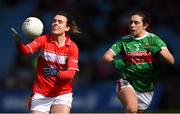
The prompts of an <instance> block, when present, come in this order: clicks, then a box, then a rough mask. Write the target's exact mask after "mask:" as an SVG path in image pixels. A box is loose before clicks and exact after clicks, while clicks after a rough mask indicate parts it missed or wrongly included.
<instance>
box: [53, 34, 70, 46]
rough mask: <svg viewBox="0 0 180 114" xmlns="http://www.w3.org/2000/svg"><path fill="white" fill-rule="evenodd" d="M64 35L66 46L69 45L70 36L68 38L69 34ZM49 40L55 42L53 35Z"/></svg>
mask: <svg viewBox="0 0 180 114" xmlns="http://www.w3.org/2000/svg"><path fill="white" fill-rule="evenodd" d="M65 37H66V41H65V45H66V46H69V45H70V43H71V38H70V36H69V35H67V34H66V35H65ZM51 42H52V43H55V41H54V40H53V37H52V36H51Z"/></svg>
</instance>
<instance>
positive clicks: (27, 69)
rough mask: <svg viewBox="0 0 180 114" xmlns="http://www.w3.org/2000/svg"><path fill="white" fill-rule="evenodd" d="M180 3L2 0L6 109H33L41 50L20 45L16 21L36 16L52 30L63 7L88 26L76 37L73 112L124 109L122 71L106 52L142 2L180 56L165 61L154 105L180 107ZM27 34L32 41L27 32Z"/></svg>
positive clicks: (0, 54) (1, 91)
mask: <svg viewBox="0 0 180 114" xmlns="http://www.w3.org/2000/svg"><path fill="white" fill-rule="evenodd" d="M179 6H180V4H179V2H178V1H176V0H139V1H135V0H123V1H122V0H0V26H1V27H0V38H1V41H0V67H1V68H0V112H27V101H28V97H29V95H30V94H31V93H30V92H31V85H32V81H33V79H34V74H35V66H36V65H35V63H36V62H35V60H36V58H35V56H31V57H24V56H22V55H21V54H20V53H19V52H18V51H17V50H16V48H15V44H14V42H13V40H12V34H11V31H10V27H14V28H16V29H17V31H18V32H20V33H21V24H22V22H23V20H24V19H25V18H27V17H29V16H36V17H38V18H40V19H41V20H42V21H43V23H44V26H45V30H44V33H48V32H49V31H50V24H51V19H52V18H53V16H54V12H55V11H57V10H58V9H63V10H65V11H70V12H71V14H72V15H73V17H75V19H76V20H77V23H78V25H79V27H80V29H81V31H82V32H83V33H82V34H81V35H80V36H79V37H77V36H73V38H72V39H73V40H74V41H75V42H76V43H77V45H78V46H79V49H80V58H79V67H80V72H79V73H77V75H76V78H75V79H74V102H73V108H72V112H122V105H121V104H120V102H119V101H118V100H117V98H116V94H115V86H116V85H115V82H116V81H115V80H116V79H117V78H118V74H117V72H115V71H114V70H113V68H112V67H111V66H109V65H105V64H103V63H102V62H101V57H102V55H103V53H104V52H105V51H106V50H107V49H108V48H109V47H110V46H111V44H112V43H114V41H116V40H117V39H118V38H119V37H121V36H123V35H125V34H127V33H128V27H127V13H128V11H129V10H131V9H133V8H136V7H140V8H146V9H148V12H149V13H150V15H151V19H152V30H153V32H154V33H155V34H157V35H159V36H160V37H162V39H163V40H164V41H165V42H166V43H167V45H168V47H169V48H170V50H171V52H172V54H173V55H174V57H175V62H176V63H175V65H174V66H168V65H167V64H164V63H163V62H160V63H159V68H160V77H159V83H158V85H157V87H156V91H155V98H154V99H153V102H152V105H151V106H150V109H149V111H150V112H178V111H180V100H179V99H180V98H179V96H180V89H178V88H179V87H180V83H179V82H180V77H179V72H180V68H179V65H180V52H179V50H180V17H179V15H180V8H179ZM21 38H22V40H23V42H25V43H26V42H29V41H30V39H27V38H25V37H24V36H23V34H21Z"/></svg>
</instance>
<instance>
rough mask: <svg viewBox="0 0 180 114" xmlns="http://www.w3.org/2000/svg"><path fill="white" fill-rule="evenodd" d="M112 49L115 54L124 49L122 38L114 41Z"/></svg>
mask: <svg viewBox="0 0 180 114" xmlns="http://www.w3.org/2000/svg"><path fill="white" fill-rule="evenodd" d="M110 50H111V51H112V52H113V53H114V55H118V54H119V53H120V52H121V50H122V40H119V41H117V42H116V43H114V44H113V45H112V46H111V48H110Z"/></svg>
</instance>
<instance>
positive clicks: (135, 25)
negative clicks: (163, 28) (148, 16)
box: [130, 15, 147, 37]
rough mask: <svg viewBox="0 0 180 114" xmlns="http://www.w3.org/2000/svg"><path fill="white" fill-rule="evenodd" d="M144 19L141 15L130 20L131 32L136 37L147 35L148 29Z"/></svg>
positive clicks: (133, 16)
mask: <svg viewBox="0 0 180 114" xmlns="http://www.w3.org/2000/svg"><path fill="white" fill-rule="evenodd" d="M142 19H143V17H141V16H139V15H132V16H131V18H130V32H131V34H133V35H134V36H135V37H141V36H143V35H144V34H145V31H146V30H145V29H146V28H147V27H146V26H144V24H143V21H142Z"/></svg>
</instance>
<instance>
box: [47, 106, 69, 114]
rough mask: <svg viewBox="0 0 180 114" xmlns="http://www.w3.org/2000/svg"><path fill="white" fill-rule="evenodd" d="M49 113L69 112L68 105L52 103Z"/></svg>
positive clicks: (67, 113) (66, 113) (64, 113)
mask: <svg viewBox="0 0 180 114" xmlns="http://www.w3.org/2000/svg"><path fill="white" fill-rule="evenodd" d="M50 113H63V114H69V113H70V107H69V106H67V105H63V104H56V105H52V106H51V111H50Z"/></svg>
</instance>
